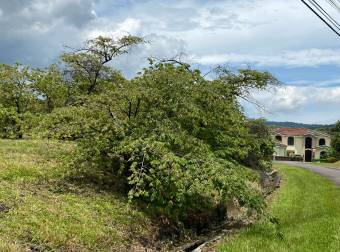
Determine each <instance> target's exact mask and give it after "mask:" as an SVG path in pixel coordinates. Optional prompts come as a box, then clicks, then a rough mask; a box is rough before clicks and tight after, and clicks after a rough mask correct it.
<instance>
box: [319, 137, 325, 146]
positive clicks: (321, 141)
mask: <svg viewBox="0 0 340 252" xmlns="http://www.w3.org/2000/svg"><path fill="white" fill-rule="evenodd" d="M319 145H320V146H324V145H326V140H325V139H324V138H321V139H320V140H319Z"/></svg>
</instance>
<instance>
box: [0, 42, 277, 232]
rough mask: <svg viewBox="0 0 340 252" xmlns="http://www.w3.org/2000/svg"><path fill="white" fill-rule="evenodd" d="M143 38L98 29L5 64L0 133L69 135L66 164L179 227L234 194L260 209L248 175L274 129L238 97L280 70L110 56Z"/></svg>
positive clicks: (247, 96) (265, 165)
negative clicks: (42, 56)
mask: <svg viewBox="0 0 340 252" xmlns="http://www.w3.org/2000/svg"><path fill="white" fill-rule="evenodd" d="M145 42H146V41H144V39H143V38H140V37H137V36H132V35H127V36H123V37H120V38H110V37H102V36H99V37H97V38H94V39H90V40H88V41H86V42H85V43H84V45H83V46H82V47H81V48H79V49H70V50H69V51H68V52H65V53H63V54H62V55H61V56H60V62H61V64H53V65H51V66H49V67H48V68H46V69H34V68H31V67H29V66H22V65H20V64H15V65H5V64H3V65H0V137H2V138H13V139H25V138H42V139H58V140H62V141H67V140H69V141H73V142H74V143H75V146H76V147H75V149H76V150H75V151H74V152H70V153H69V154H68V158H65V160H66V161H65V162H64V163H65V167H64V176H68V177H69V178H70V177H72V178H73V181H76V182H82V183H84V182H86V183H87V186H88V189H89V190H91V188H100V189H101V190H107V191H112V192H113V191H114V192H115V193H120V194H121V195H124V196H125V198H126V199H127V200H129V201H130V202H131V203H134V204H142V205H146V206H147V207H148V208H146V210H145V212H147V213H148V214H149V213H150V212H157V213H158V215H160V216H165V217H164V218H165V222H166V223H172V224H174V225H175V226H176V228H179V227H182V226H183V225H184V226H186V227H188V228H192V229H193V230H194V231H196V232H197V233H200V232H202V231H203V230H204V229H206V228H207V225H208V224H209V223H213V222H214V221H216V220H219V219H224V218H225V217H226V216H225V215H226V211H225V210H226V209H225V208H226V206H227V205H228V203H229V202H230V201H232V200H234V199H235V200H237V201H238V203H239V205H240V206H242V207H244V208H246V209H247V210H249V212H258V213H261V212H263V210H264V208H265V202H264V197H263V194H262V191H261V189H260V188H259V187H258V186H254V180H256V177H257V176H256V175H258V174H257V172H258V171H265V170H270V169H271V160H272V154H273V141H272V138H271V135H270V132H269V130H268V128H267V127H266V126H265V125H264V122H263V121H262V120H248V119H247V118H246V116H245V114H244V111H243V109H242V107H241V104H240V102H239V101H240V99H243V100H247V101H252V99H251V93H252V92H254V90H266V89H268V88H270V87H273V86H276V85H278V84H279V82H278V80H277V79H276V78H275V77H273V76H272V75H271V74H270V73H268V72H263V71H256V70H253V69H249V68H247V69H238V70H232V69H229V68H227V67H218V68H216V69H215V71H213V72H211V73H210V77H209V78H206V75H205V74H204V73H201V71H200V70H199V69H197V68H194V67H192V66H190V65H189V64H186V63H184V62H181V61H180V60H176V59H164V60H159V59H153V58H150V59H149V60H148V61H149V64H148V65H147V67H145V68H144V69H141V71H140V73H138V74H136V76H135V77H134V78H132V79H127V78H125V77H124V76H123V74H122V73H121V72H119V71H118V70H117V69H114V68H112V65H113V64H109V62H112V61H114V60H115V58H116V57H117V56H122V55H124V54H126V53H128V52H129V51H130V49H131V48H132V47H134V48H135V49H136V50H140V48H139V47H138V46H139V45H140V44H142V43H145ZM151 209H152V210H151ZM216 213H218V214H216ZM202 220H204V221H203V223H202Z"/></svg>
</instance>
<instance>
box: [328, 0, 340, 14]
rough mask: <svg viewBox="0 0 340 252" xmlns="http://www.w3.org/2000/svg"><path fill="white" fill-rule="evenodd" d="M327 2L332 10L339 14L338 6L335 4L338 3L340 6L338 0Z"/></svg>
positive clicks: (339, 8) (339, 7)
mask: <svg viewBox="0 0 340 252" xmlns="http://www.w3.org/2000/svg"><path fill="white" fill-rule="evenodd" d="M327 2H328V3H329V4H330V5H331V6H332V7H333V8H334V9H336V10H337V11H339V12H340V6H339V5H338V4H337V3H339V4H340V1H339V0H335V1H334V0H327Z"/></svg>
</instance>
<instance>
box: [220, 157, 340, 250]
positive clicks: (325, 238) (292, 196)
mask: <svg viewBox="0 0 340 252" xmlns="http://www.w3.org/2000/svg"><path fill="white" fill-rule="evenodd" d="M275 168H276V169H278V170H279V171H280V172H281V174H282V175H283V185H282V187H281V189H280V190H279V191H278V192H276V194H275V195H274V196H273V199H272V202H271V203H270V212H271V214H272V216H275V217H276V218H278V220H279V223H280V224H279V229H278V228H277V227H275V226H274V225H273V224H271V223H269V222H268V221H261V222H259V223H258V224H255V225H253V226H250V227H248V228H246V229H244V230H241V231H240V232H239V233H237V234H235V235H231V236H230V237H227V238H226V239H225V240H224V241H223V242H222V243H221V244H219V245H218V247H217V251H238V252H239V251H287V252H288V251H340V189H339V188H338V187H336V186H335V185H333V184H332V183H331V182H329V181H328V180H327V179H325V178H323V177H321V176H319V175H316V174H314V173H312V172H310V171H306V170H303V169H299V168H294V167H291V166H288V165H283V164H277V165H276V167H275Z"/></svg>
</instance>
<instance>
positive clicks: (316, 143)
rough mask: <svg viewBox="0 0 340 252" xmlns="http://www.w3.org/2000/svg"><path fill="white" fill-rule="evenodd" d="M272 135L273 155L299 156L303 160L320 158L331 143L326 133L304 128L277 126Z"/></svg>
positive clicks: (309, 160) (308, 160)
mask: <svg viewBox="0 0 340 252" xmlns="http://www.w3.org/2000/svg"><path fill="white" fill-rule="evenodd" d="M272 135H273V138H274V140H275V147H274V157H293V156H301V157H302V158H301V159H302V160H303V161H305V162H311V161H312V160H313V159H320V157H322V156H323V155H324V154H325V153H326V151H327V149H328V148H329V147H330V145H331V137H330V136H329V135H328V134H325V133H322V132H319V131H315V130H310V129H305V128H298V129H294V128H277V129H273V131H272Z"/></svg>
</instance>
